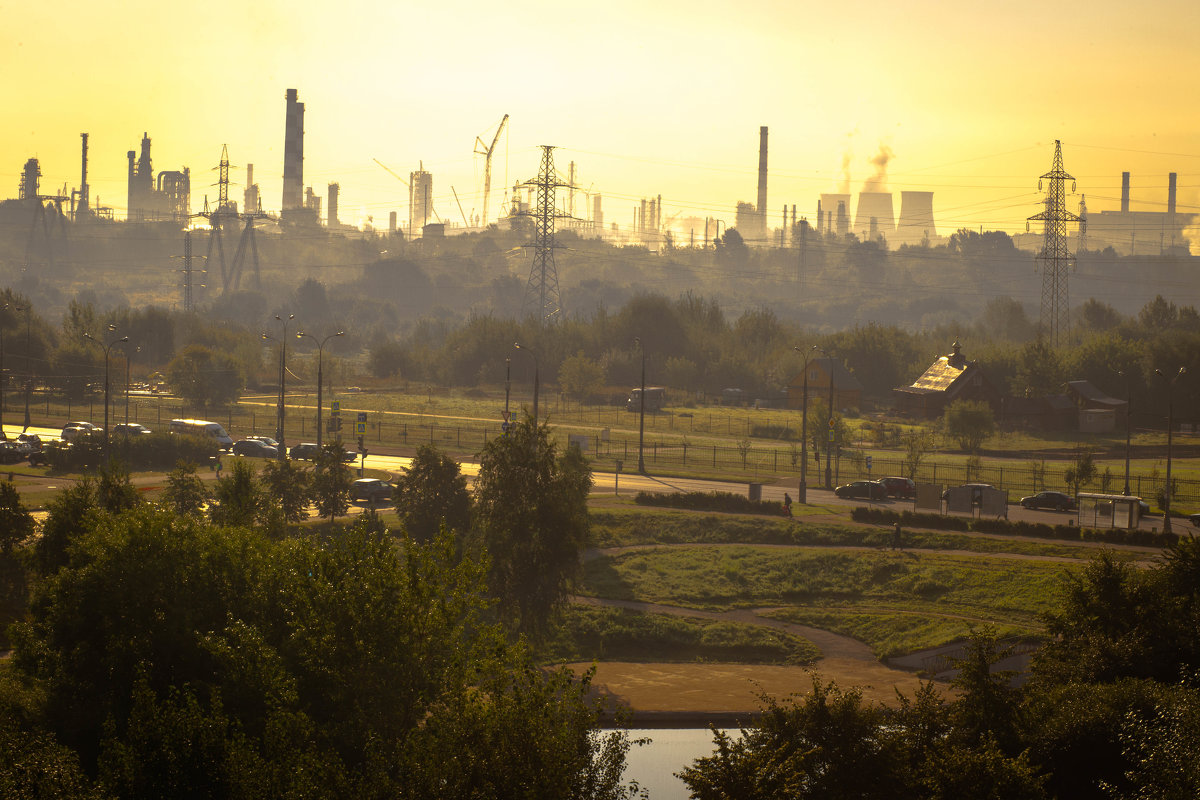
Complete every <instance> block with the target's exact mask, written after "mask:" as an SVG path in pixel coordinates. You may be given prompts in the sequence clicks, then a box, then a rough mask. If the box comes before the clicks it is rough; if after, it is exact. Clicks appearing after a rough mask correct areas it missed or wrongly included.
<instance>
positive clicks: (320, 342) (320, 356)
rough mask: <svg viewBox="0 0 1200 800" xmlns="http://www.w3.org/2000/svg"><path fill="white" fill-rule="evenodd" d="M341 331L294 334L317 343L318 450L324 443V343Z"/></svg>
mask: <svg viewBox="0 0 1200 800" xmlns="http://www.w3.org/2000/svg"><path fill="white" fill-rule="evenodd" d="M343 333H345V331H338V332H337V333H331V334H329V335H328V336H326V337H325V338H324V339H318V338H317V337H316V336H314V335H312V334H311V333H306V332H305V331H300V332H299V333H297V334H296V338H297V339H303V338H304V337H305V336H307V337H308V338H310V339H312V340H313V341H314V342H316V343H317V449H318V450H320V449H321V446H322V444H323V443H324V440H323V439H322V437H321V427H322V426H321V414H322V413H323V412H324V408H325V406H323V405H322V404H321V384H322V379H323V377H324V373H323V372H322V368H323V365H324V361H325V343H326V342H328V341H329V340H330V339H332V338H334V337H335V336H341V335H342V334H343Z"/></svg>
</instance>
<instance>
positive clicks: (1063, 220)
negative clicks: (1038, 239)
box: [1025, 139, 1079, 347]
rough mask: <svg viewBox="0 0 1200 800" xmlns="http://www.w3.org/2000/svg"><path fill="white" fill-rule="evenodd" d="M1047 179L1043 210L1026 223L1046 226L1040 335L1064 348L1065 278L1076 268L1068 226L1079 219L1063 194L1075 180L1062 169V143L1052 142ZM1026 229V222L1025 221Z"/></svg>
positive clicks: (1067, 328) (1066, 316)
mask: <svg viewBox="0 0 1200 800" xmlns="http://www.w3.org/2000/svg"><path fill="white" fill-rule="evenodd" d="M1047 179H1049V181H1050V186H1049V188H1048V189H1047V190H1046V208H1045V210H1043V211H1042V212H1041V213H1040V214H1034V215H1033V216H1032V217H1030V218H1029V220H1041V221H1042V222H1043V223H1045V239H1044V241H1043V244H1042V249H1041V251H1040V252H1039V253H1038V254H1037V260H1038V262H1039V263H1040V264H1041V266H1042V331H1043V333H1044V335H1045V336H1046V339H1047V341H1048V342H1049V343H1050V344H1051V346H1054V347H1057V346H1058V345H1059V344H1060V343H1062V344H1066V339H1067V337H1068V336H1070V332H1071V324H1070V323H1071V317H1070V306H1069V294H1068V292H1067V274H1068V273H1069V272H1070V271H1071V270H1072V269H1074V268H1075V256H1074V255H1072V254H1071V253H1070V252H1069V251H1068V249H1067V223H1068V222H1078V221H1079V217H1078V216H1076V215H1075V214H1072V213H1071V212H1070V211H1067V204H1066V190H1065V189H1064V188H1063V184H1064V183H1065V182H1066V181H1068V180H1070V181H1071V191H1072V192H1073V191H1075V178H1074V177H1072V176H1071V175H1068V174H1067V173H1066V171H1065V170H1064V169H1063V157H1062V142H1060V141H1058V140H1057V139H1055V140H1054V164H1053V165H1052V166H1051V169H1050V171H1049V172H1047V173H1046V174H1045V175H1042V177H1041V180H1039V181H1038V189H1041V188H1042V182H1043V181H1045V180H1047ZM1025 224H1026V226H1028V225H1029V221H1026V223H1025Z"/></svg>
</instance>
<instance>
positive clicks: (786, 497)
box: [783, 492, 792, 517]
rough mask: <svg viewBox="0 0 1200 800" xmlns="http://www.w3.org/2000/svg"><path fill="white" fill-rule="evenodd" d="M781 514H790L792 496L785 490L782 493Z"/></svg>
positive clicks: (788, 515)
mask: <svg viewBox="0 0 1200 800" xmlns="http://www.w3.org/2000/svg"><path fill="white" fill-rule="evenodd" d="M783 515H784V516H785V517H791V516H792V496H791V495H790V494H788V493H787V492H784V493H783Z"/></svg>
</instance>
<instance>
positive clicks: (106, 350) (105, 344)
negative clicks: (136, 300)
mask: <svg viewBox="0 0 1200 800" xmlns="http://www.w3.org/2000/svg"><path fill="white" fill-rule="evenodd" d="M108 329H109V331H115V330H116V326H115V325H109V326H108ZM83 336H84V338H85V339H91V340H92V341H93V342H95V343H96V344H98V345H100V349H101V350H103V351H104V460H105V461H107V460H108V354H109V351H111V350H112V348H113V345H117V344H120V343H121V342H128V341H129V337H128V336H122V337H121V338H120V339H113V340H111V341H108V342H104V341H101V340H100V339H97V338H96V337H95V336H92V335H91V334H90V333H84V334H83Z"/></svg>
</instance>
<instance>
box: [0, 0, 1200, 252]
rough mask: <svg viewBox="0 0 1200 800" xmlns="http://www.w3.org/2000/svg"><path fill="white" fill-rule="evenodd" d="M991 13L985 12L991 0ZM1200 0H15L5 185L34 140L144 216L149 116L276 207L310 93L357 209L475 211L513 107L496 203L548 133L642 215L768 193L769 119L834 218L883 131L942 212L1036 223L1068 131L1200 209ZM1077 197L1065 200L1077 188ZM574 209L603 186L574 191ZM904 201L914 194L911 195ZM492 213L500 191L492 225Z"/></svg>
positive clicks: (1101, 166) (209, 177)
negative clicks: (1170, 176) (129, 162)
mask: <svg viewBox="0 0 1200 800" xmlns="http://www.w3.org/2000/svg"><path fill="white" fill-rule="evenodd" d="M985 8H986V11H985V10H984V9H985ZM1198 9H1200V3H1196V2H1195V0H1148V1H1147V2H1141V3H1130V2H1113V1H1112V0H1096V1H1095V2H1091V3H1086V4H1085V3H1053V2H1052V3H1046V2H1044V0H1018V1H1016V2H1011V1H1006V0H998V2H992V3H988V4H986V5H984V4H972V3H962V2H960V0H956V1H955V2H938V1H935V0H910V2H907V3H895V2H887V3H883V2H876V1H875V0H864V1H862V2H851V3H831V2H820V3H811V2H782V1H779V2H763V1H762V0H742V2H739V3H729V2H711V1H710V0H689V2H678V1H677V0H651V2H645V1H644V0H642V1H641V2H632V0H605V2H602V3H595V2H583V3H563V2H557V3H551V2H540V1H535V0H508V2H489V3H482V2H456V1H455V0H439V2H426V3H421V4H416V3H397V2H394V0H389V2H367V0H342V1H341V2H328V0H326V1H325V2H319V3H318V2H309V1H308V0H303V1H298V0H287V1H286V2H284V0H259V1H258V2H254V3H240V2H239V3H233V2H227V0H209V2H205V3H196V4H181V3H171V2H143V1H139V0H132V1H130V0H127V1H125V2H121V3H100V2H95V0H87V2H82V1H81V0H60V2H56V3H40V2H39V3H34V2H30V0H22V2H8V0H0V43H2V47H0V75H3V76H4V78H3V81H2V84H0V86H2V88H0V98H2V99H3V108H4V124H3V125H2V126H0V198H3V197H16V196H17V189H18V183H19V177H20V171H21V167H22V165H23V164H24V162H25V160H26V159H28V158H30V157H37V158H38V159H39V160H40V163H41V168H42V172H43V179H42V191H43V192H44V193H49V192H51V191H54V190H57V189H58V188H60V187H61V186H62V185H63V184H68V190H69V189H71V188H75V187H76V186H78V183H79V176H80V163H79V161H80V153H79V148H80V139H79V134H80V132H83V131H86V132H88V133H89V134H90V171H89V179H90V180H89V183H90V184H91V187H92V189H91V196H92V200H93V203H95V202H96V198H97V196H99V200H100V202H101V203H102V204H103V205H106V206H112V207H113V208H114V209H115V212H116V214H117V216H118V217H122V216H123V215H124V211H125V208H124V206H125V202H126V180H125V175H126V157H125V153H126V151H127V150H131V149H132V150H136V149H138V147H139V142H140V140H141V136H142V132H143V131H147V132H149V135H150V137H151V139H152V140H153V149H152V157H153V166H154V170H155V173H156V174H157V172H159V171H161V170H170V169H180V168H182V167H183V166H189V167H190V168H191V170H192V176H193V177H192V206H193V210H195V209H198V208H200V207H201V206H202V205H203V196H204V194H205V193H206V192H207V193H208V195H209V196H210V198H215V196H216V188H215V187H209V186H208V184H210V183H215V181H216V172H215V171H214V168H215V167H216V164H217V162H218V160H219V157H220V153H221V145H222V144H228V146H229V155H230V160H231V163H232V164H233V165H234V166H235V167H239V169H235V170H233V172H232V179H233V181H234V182H235V183H236V184H237V185H235V186H234V187H233V189H232V191H231V196H232V197H233V198H234V199H236V200H237V201H238V202H239V203H240V202H241V199H242V186H241V184H242V183H243V182H244V179H245V178H244V174H245V173H244V171H243V170H242V169H240V168H241V167H244V166H245V165H246V164H247V163H253V164H254V168H255V172H254V175H255V180H256V182H257V183H258V184H259V185H260V187H261V189H262V192H263V204H264V206H265V207H266V208H267V209H268V210H272V211H277V210H278V208H279V206H280V202H281V186H282V178H281V176H282V172H283V134H284V108H285V102H284V93H285V91H286V90H287V89H288V88H296V89H298V90H299V93H300V100H301V101H302V102H304V103H305V105H306V117H305V131H306V138H305V162H304V179H305V183H306V184H308V185H312V186H313V188H314V191H316V192H317V194H318V195H320V196H321V197H324V196H325V193H326V185H327V184H328V183H329V182H331V181H337V182H339V183H340V184H341V209H342V210H341V215H340V216H341V218H342V220H343V221H346V222H355V223H360V222H363V221H365V218H366V216H367V215H373V216H374V218H375V222H376V224H377V225H379V226H386V224H387V215H388V212H389V211H392V210H395V211H397V212H399V215H400V218H401V220H403V219H405V218H406V217H407V197H406V190H405V188H404V186H403V185H402V184H401V183H399V182H398V181H397V180H395V179H394V178H392V177H391V176H389V175H388V174H387V173H386V172H384V171H383V170H382V169H381V168H380V167H379V166H377V165H376V164H375V163H374V161H373V160H372V159H374V158H377V159H379V160H380V161H382V162H384V163H385V164H387V165H388V166H389V167H391V168H392V169H394V170H395V171H396V172H399V173H400V174H402V175H405V176H406V177H407V173H408V172H409V171H411V170H414V169H416V168H417V166H418V163H419V162H424V166H425V168H426V169H427V170H429V171H431V172H433V174H434V189H435V193H436V197H435V204H436V207H437V209H438V211H439V213H440V214H441V215H443V216H444V217H448V218H450V219H452V220H454V221H457V222H459V223H461V216H460V214H459V211H458V208H457V206H456V205H455V204H454V200H453V198H452V196H451V193H450V187H451V186H453V187H454V188H455V189H456V190H457V192H458V196H459V198H460V200H461V201H462V205H463V207H464V209H465V210H466V212H467V213H468V214H471V213H472V210H473V209H474V212H475V213H479V212H480V210H481V195H482V188H481V187H482V160H481V159H480V158H478V157H476V156H474V155H472V150H473V144H474V140H475V137H476V136H477V135H483V136H484V137H485V138H487V137H490V135H491V134H492V133H493V132H494V131H495V127H496V125H497V124H498V123H499V122H500V119H501V117H502V116H503V115H504V114H505V113H507V114H510V115H511V119H510V121H509V126H510V128H509V132H508V134H507V136H506V137H504V138H502V139H501V141H500V144H499V145H498V147H497V153H496V158H495V161H494V163H493V178H492V199H493V201H496V202H497V205H498V200H499V199H500V198H502V197H503V196H504V192H505V187H506V184H507V185H511V184H512V183H514V182H515V181H518V180H526V179H531V178H533V177H535V176H536V173H537V169H538V163H539V161H538V160H539V156H540V151H539V149H538V145H541V144H553V145H556V146H557V147H559V148H560V149H559V150H557V151H556V152H555V161H556V166H557V167H558V168H559V170H560V171H562V172H563V173H564V174H565V172H566V170H567V165H568V163H569V162H570V161H572V160H573V161H575V162H576V164H577V170H578V179H579V182H580V183H581V184H582V186H583V187H585V188H588V187H591V188H592V190H593V191H596V192H599V193H601V194H602V195H603V197H604V201H603V202H604V212H605V217H606V221H608V222H618V223H620V224H622V225H628V224H630V223H631V222H632V209H633V207H634V206H635V205H636V204H637V201H638V199H639V198H642V197H652V196H654V195H659V194H661V195H662V196H663V202H664V215H665V216H672V215H675V214H677V213H678V214H679V215H680V216H688V215H697V216H701V217H703V216H714V217H720V218H722V219H726V220H727V221H728V222H729V223H730V224H732V221H733V217H734V212H733V208H734V204H735V203H736V202H737V201H739V200H743V201H747V202H754V201H755V196H756V181H757V177H756V173H757V166H758V129H759V126H760V125H767V126H769V127H770V170H771V180H770V188H769V196H768V208H769V211H770V212H771V214H772V217H771V224H772V225H778V224H779V209H780V208H781V207H782V206H783V204H784V203H787V204H789V205H790V204H793V203H794V204H796V205H797V207H798V210H799V212H800V214H801V215H807V216H809V218H810V219H815V210H816V200H817V195H818V194H819V193H820V192H829V191H838V190H839V188H840V187H841V186H842V185H843V184H844V182H846V181H847V180H848V183H849V187H850V189H851V190H852V191H855V192H857V191H858V190H859V188H861V186H862V184H863V182H864V181H866V180H867V179H868V178H870V177H871V176H872V174H873V171H874V168H873V167H872V165H871V164H870V163H869V159H870V158H872V157H874V156H876V155H877V154H878V153H879V152H880V147H881V145H882V146H885V147H887V148H888V149H889V150H890V151H891V152H892V153H894V156H893V157H892V158H891V159H890V160H889V162H888V165H887V183H886V186H887V188H888V189H890V190H892V191H897V192H898V191H901V190H904V189H918V190H927V191H928V190H932V191H933V192H935V194H934V210H935V214H936V216H937V223H938V228H939V232H941V233H949V232H951V231H952V230H953V229H954V228H957V227H962V226H967V227H972V228H978V227H979V226H981V225H982V226H983V227H985V228H1004V229H1007V230H1011V231H1017V230H1024V227H1025V226H1024V219H1025V218H1026V217H1028V216H1030V215H1032V214H1036V213H1038V211H1040V210H1041V209H1040V207H1039V203H1040V202H1041V198H1042V195H1041V194H1040V193H1039V192H1038V190H1037V188H1038V176H1039V175H1040V174H1042V173H1043V172H1046V171H1048V170H1049V168H1050V160H1051V156H1052V153H1053V144H1054V140H1055V139H1061V140H1062V142H1063V152H1064V157H1065V161H1066V168H1067V171H1068V172H1070V173H1072V174H1073V175H1074V176H1075V177H1076V178H1077V180H1078V191H1079V192H1080V193H1084V194H1086V196H1087V201H1088V208H1089V210H1090V211H1092V212H1096V211H1100V210H1103V209H1113V208H1116V207H1117V206H1118V205H1119V197H1120V183H1121V172H1122V171H1123V170H1128V171H1130V172H1132V173H1133V176H1132V184H1133V207H1134V209H1141V210H1163V209H1164V208H1165V203H1166V184H1167V173H1169V172H1172V171H1173V172H1177V173H1179V210H1180V211H1198V212H1200V111H1198V110H1197V106H1196V96H1197V94H1196V88H1197V87H1196V84H1197V79H1198V77H1200V48H1197V47H1196V44H1195V42H1196V35H1197V34H1198V33H1200V10H1198ZM1078 201H1079V196H1078V194H1075V195H1071V196H1070V198H1069V202H1070V203H1071V207H1072V208H1073V209H1075V208H1077V205H1078ZM580 202H582V201H581V200H580ZM898 210H899V204H898V202H897V211H898ZM495 213H496V208H495V207H494V208H493V211H492V214H491V215H492V216H493V217H494V216H495Z"/></svg>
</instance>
